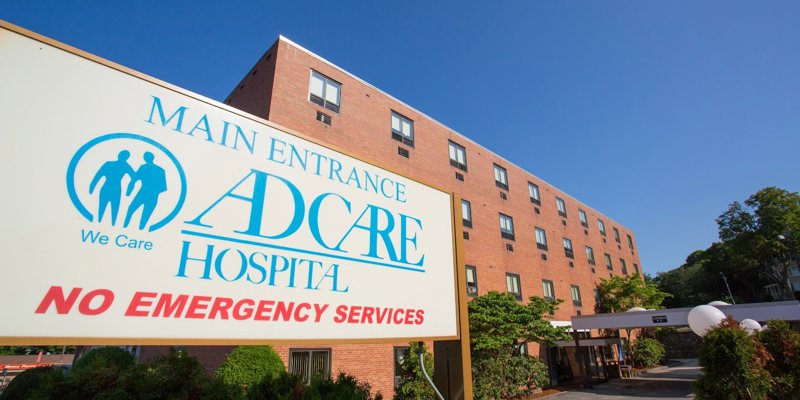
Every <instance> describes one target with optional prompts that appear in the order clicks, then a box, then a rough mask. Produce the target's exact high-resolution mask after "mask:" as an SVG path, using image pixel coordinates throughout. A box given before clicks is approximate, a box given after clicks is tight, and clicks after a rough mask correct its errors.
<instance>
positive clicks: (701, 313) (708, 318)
mask: <svg viewBox="0 0 800 400" xmlns="http://www.w3.org/2000/svg"><path fill="white" fill-rule="evenodd" d="M723 319H725V313H723V312H722V311H720V310H718V309H717V308H716V307H713V306H709V305H702V306H697V307H695V308H693V309H692V310H691V311H689V328H691V329H692V332H694V333H695V334H697V335H698V336H705V334H706V332H708V330H709V329H711V327H712V326H714V325H719V323H720V322H722V320H723Z"/></svg>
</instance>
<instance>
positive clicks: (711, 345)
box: [693, 318, 771, 400]
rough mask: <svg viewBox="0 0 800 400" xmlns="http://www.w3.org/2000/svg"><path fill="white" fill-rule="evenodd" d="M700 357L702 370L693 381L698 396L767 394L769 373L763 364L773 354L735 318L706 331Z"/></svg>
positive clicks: (744, 398) (747, 398)
mask: <svg viewBox="0 0 800 400" xmlns="http://www.w3.org/2000/svg"><path fill="white" fill-rule="evenodd" d="M699 358H700V365H701V366H702V367H703V373H702V375H700V377H698V378H697V380H696V381H695V382H694V384H693V386H694V391H695V396H696V398H697V399H698V400H717V399H736V400H740V399H741V400H756V399H766V398H767V393H768V391H769V390H770V375H769V372H767V370H766V369H765V368H764V366H765V365H766V363H767V362H768V361H769V359H770V358H771V356H770V354H769V353H768V352H767V351H766V349H765V348H764V346H763V345H762V344H761V343H760V342H759V340H758V338H757V336H755V335H748V334H747V332H746V331H745V330H743V329H741V328H740V327H739V323H738V322H736V321H734V320H733V319H731V318H728V319H726V320H723V321H722V323H721V324H720V326H719V327H717V328H714V329H711V330H710V331H708V332H707V333H706V335H705V336H704V337H703V345H702V346H701V347H700V357H699Z"/></svg>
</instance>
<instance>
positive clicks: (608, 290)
mask: <svg viewBox="0 0 800 400" xmlns="http://www.w3.org/2000/svg"><path fill="white" fill-rule="evenodd" d="M597 290H598V292H599V296H600V303H599V304H598V305H597V311H599V312H624V311H628V310H630V309H631V308H633V307H644V308H656V309H657V308H661V303H662V302H663V301H664V299H665V298H668V297H670V296H671V295H670V294H668V293H665V292H662V291H660V290H659V289H658V286H657V285H656V284H655V283H653V282H650V281H647V280H645V279H642V277H641V276H640V275H639V274H634V275H629V276H624V277H622V276H613V277H611V278H609V279H600V283H599V284H598V285H597Z"/></svg>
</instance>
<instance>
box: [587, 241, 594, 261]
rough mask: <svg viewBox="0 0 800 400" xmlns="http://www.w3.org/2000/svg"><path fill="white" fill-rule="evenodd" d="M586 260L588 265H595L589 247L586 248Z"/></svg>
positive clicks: (592, 253)
mask: <svg viewBox="0 0 800 400" xmlns="http://www.w3.org/2000/svg"><path fill="white" fill-rule="evenodd" d="M586 260H587V261H588V263H589V264H591V265H595V260H594V249H593V248H591V247H589V246H586Z"/></svg>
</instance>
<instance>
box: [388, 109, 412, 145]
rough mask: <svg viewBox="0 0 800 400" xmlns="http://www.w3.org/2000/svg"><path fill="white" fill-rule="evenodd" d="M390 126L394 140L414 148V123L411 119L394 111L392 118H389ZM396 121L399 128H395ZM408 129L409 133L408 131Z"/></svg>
mask: <svg viewBox="0 0 800 400" xmlns="http://www.w3.org/2000/svg"><path fill="white" fill-rule="evenodd" d="M389 120H390V122H389V126H390V127H391V130H392V138H393V139H394V140H397V141H399V142H402V143H403V144H407V145H409V146H411V147H414V121H412V120H411V118H408V117H406V116H405V115H403V114H400V113H399V112H397V111H394V110H392V113H391V117H390V118H389ZM395 121H397V128H395ZM406 127H407V128H408V131H406Z"/></svg>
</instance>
